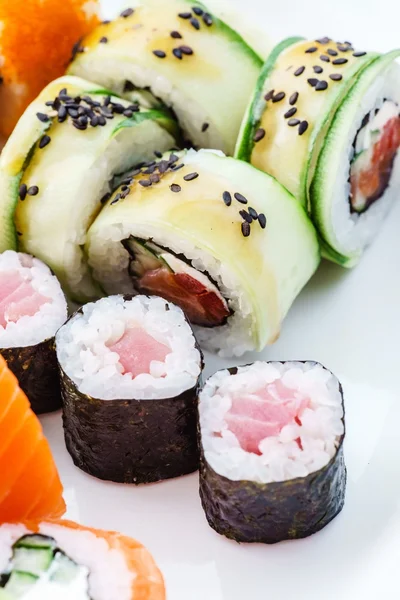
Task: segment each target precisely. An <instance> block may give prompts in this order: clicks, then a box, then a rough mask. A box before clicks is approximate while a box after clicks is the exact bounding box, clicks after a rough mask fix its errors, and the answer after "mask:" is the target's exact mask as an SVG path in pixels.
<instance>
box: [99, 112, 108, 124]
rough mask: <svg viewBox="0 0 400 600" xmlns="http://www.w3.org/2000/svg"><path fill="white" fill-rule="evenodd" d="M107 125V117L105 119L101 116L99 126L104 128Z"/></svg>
mask: <svg viewBox="0 0 400 600" xmlns="http://www.w3.org/2000/svg"><path fill="white" fill-rule="evenodd" d="M106 123H107V121H106V119H105V117H103V115H99V125H100V127H104V125H105V124H106Z"/></svg>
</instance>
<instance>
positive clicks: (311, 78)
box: [307, 77, 318, 87]
mask: <svg viewBox="0 0 400 600" xmlns="http://www.w3.org/2000/svg"><path fill="white" fill-rule="evenodd" d="M307 82H308V83H309V84H310V85H311V87H315V86H316V85H317V83H318V79H315V77H310V79H307Z"/></svg>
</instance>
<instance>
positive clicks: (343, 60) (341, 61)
mask: <svg viewBox="0 0 400 600" xmlns="http://www.w3.org/2000/svg"><path fill="white" fill-rule="evenodd" d="M347 62H349V61H348V59H347V58H335V60H333V61H332V64H333V65H344V64H346V63H347Z"/></svg>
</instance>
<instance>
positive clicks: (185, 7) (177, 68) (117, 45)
mask: <svg viewBox="0 0 400 600" xmlns="http://www.w3.org/2000/svg"><path fill="white" fill-rule="evenodd" d="M80 49H81V51H80V52H79V53H78V54H76V56H75V58H74V60H73V61H72V63H71V64H70V66H69V70H68V72H69V73H70V74H72V75H78V76H80V77H86V78H90V79H93V80H94V81H97V82H98V83H99V84H101V85H104V86H106V87H107V88H109V89H112V90H114V91H115V92H117V93H118V94H123V93H124V91H126V90H127V88H128V91H129V89H130V88H135V87H138V88H148V89H150V90H151V92H152V93H153V94H154V95H155V96H156V97H159V98H161V100H162V101H163V102H164V103H165V104H166V105H168V106H170V107H171V108H172V109H173V110H174V112H175V114H176V115H177V118H178V121H179V123H180V125H181V128H182V130H183V132H184V134H185V137H186V139H187V141H188V142H190V143H191V145H193V146H195V147H198V148H217V149H220V150H222V151H224V152H225V153H227V154H232V153H233V151H234V147H235V143H236V139H237V135H238V132H239V128H240V123H241V121H242V118H243V114H244V112H245V109H246V106H247V103H248V101H249V99H250V95H251V93H252V90H253V88H254V86H255V84H256V81H257V78H258V75H259V72H260V69H261V67H262V60H261V59H260V58H259V57H258V55H257V54H256V53H255V52H254V51H253V50H252V49H251V48H250V47H249V46H248V45H247V43H246V42H245V41H244V39H243V38H242V37H241V36H240V35H239V34H238V33H237V32H236V31H234V30H233V29H231V28H230V27H229V26H228V25H227V24H226V23H224V22H223V21H222V20H220V19H219V18H217V17H216V16H214V15H212V14H211V13H210V12H209V11H208V10H207V8H206V7H205V6H204V5H203V4H202V3H201V2H193V1H192V0H190V1H188V0H142V1H141V2H139V6H137V7H136V8H135V9H132V8H129V9H126V10H124V11H123V12H122V13H121V15H120V16H119V17H117V18H116V19H115V20H114V21H112V22H106V23H103V24H101V25H100V26H98V27H97V28H96V29H95V30H94V31H93V32H92V33H91V34H90V35H88V36H87V37H85V38H84V39H83V40H82V42H81V48H80Z"/></svg>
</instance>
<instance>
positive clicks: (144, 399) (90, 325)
mask: <svg viewBox="0 0 400 600" xmlns="http://www.w3.org/2000/svg"><path fill="white" fill-rule="evenodd" d="M56 345H57V356H58V361H59V365H60V372H61V387H62V395H63V400H64V416H63V418H64V431H65V440H66V444H67V449H68V451H69V453H70V454H71V456H72V458H73V460H74V463H75V464H76V465H77V466H78V467H80V468H81V469H83V470H84V471H86V472H87V473H90V474H91V475H94V476H95V477H99V478H100V479H107V480H111V481H116V482H120V483H137V484H139V483H150V482H153V481H160V480H162V479H168V478H171V477H178V476H180V475H185V474H187V473H191V472H193V471H195V470H196V469H197V468H198V461H199V455H198V445H197V437H196V430H197V392H198V388H199V385H200V382H201V371H202V368H203V360H202V354H201V352H200V350H199V348H198V347H197V344H196V340H195V338H194V335H193V332H192V329H191V328H190V325H189V324H188V322H187V320H186V318H185V316H184V314H183V312H182V311H181V309H180V308H178V307H177V306H174V305H173V304H171V303H169V302H166V301H165V300H163V299H161V298H157V297H155V296H153V297H148V296H136V297H135V298H132V297H123V296H111V297H109V298H103V299H102V300H99V301H98V302H96V303H91V304H87V305H86V306H84V307H83V308H82V309H81V310H79V311H78V312H77V313H76V314H75V315H74V316H73V317H72V318H71V319H70V320H69V321H68V323H67V324H66V325H64V326H63V327H62V328H61V329H60V330H59V332H58V333H57V337H56Z"/></svg>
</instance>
